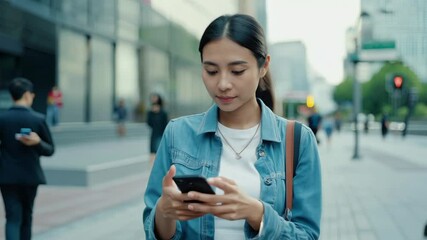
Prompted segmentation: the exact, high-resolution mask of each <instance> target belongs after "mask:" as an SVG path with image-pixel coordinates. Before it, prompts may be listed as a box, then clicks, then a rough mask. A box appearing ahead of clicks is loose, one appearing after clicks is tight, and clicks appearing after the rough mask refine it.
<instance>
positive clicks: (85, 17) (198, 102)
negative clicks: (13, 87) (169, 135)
mask: <svg viewBox="0 0 427 240" xmlns="http://www.w3.org/2000/svg"><path fill="white" fill-rule="evenodd" d="M162 6H163V7H162ZM164 6H166V8H165V7H164ZM170 7H172V8H170ZM168 8H169V9H173V10H174V12H180V13H181V14H178V16H175V15H174V16H171V15H170V14H168V13H167V10H165V9H168ZM176 9H180V11H176ZM181 10H182V11H181ZM187 10H189V11H190V12H186V11H187ZM169 11H172V10H169ZM238 11H239V1H238V0H235V1H226V0H222V3H221V4H218V1H203V4H201V3H199V2H198V1H190V0H186V1H185V0H176V1H162V0H152V1H141V0H76V1H67V0H0V12H1V14H0V110H1V109H3V110H4V109H6V108H7V107H9V106H10V105H11V104H12V103H11V100H10V97H9V94H8V93H7V85H8V83H9V82H10V81H11V80H12V79H13V78H14V77H18V76H21V77H26V78H28V79H30V80H31V81H33V82H34V84H35V92H36V98H35V102H34V105H33V108H34V109H35V110H37V111H39V112H42V113H45V112H46V100H47V93H48V91H49V90H50V89H51V87H52V86H54V85H57V86H58V87H59V88H60V89H61V91H62V92H63V98H64V99H63V100H64V106H63V108H62V110H61V122H100V121H111V119H112V116H113V109H114V105H115V103H116V102H117V101H118V99H121V98H123V99H125V101H126V106H127V108H128V110H129V113H130V120H136V121H143V120H144V116H145V111H146V109H147V108H148V107H149V106H148V101H149V100H148V99H149V94H150V93H152V92H157V93H160V94H161V95H162V96H163V97H164V98H165V100H166V108H167V110H168V111H169V113H170V116H171V117H175V116H180V115H183V114H189V113H195V112H200V111H203V110H205V109H206V108H207V107H208V106H209V105H210V104H211V103H212V101H211V99H210V97H209V95H208V94H207V93H206V92H205V87H204V85H203V82H202V80H201V67H200V56H199V53H198V41H199V39H200V36H201V34H202V31H203V29H204V28H205V27H206V26H207V24H208V23H209V22H210V21H212V20H213V19H214V18H215V17H217V16H219V15H222V14H231V13H236V12H238ZM194 16H197V18H194ZM180 18H181V20H180ZM202 89H203V90H202Z"/></svg>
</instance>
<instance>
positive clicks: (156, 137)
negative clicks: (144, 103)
mask: <svg viewBox="0 0 427 240" xmlns="http://www.w3.org/2000/svg"><path fill="white" fill-rule="evenodd" d="M150 101H151V109H150V111H148V113H147V124H148V126H150V128H151V136H150V163H151V165H152V164H153V162H154V159H155V157H156V152H157V149H158V148H159V144H160V141H161V140H162V136H163V133H164V131H165V128H166V125H167V124H168V121H169V119H168V114H167V113H166V111H165V110H164V109H163V99H162V97H161V96H160V95H159V94H157V93H153V94H151V96H150Z"/></svg>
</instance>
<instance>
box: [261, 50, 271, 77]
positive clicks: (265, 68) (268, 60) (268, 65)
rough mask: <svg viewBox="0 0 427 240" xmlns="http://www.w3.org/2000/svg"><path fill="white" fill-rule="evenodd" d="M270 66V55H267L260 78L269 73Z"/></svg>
mask: <svg viewBox="0 0 427 240" xmlns="http://www.w3.org/2000/svg"><path fill="white" fill-rule="evenodd" d="M269 67H270V55H267V56H266V57H265V62H264V65H262V67H261V71H260V78H263V77H264V76H265V74H267V71H268V68H269Z"/></svg>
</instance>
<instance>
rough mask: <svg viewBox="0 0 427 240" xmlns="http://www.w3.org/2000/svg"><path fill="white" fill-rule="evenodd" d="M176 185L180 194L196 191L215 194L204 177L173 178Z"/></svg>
mask: <svg viewBox="0 0 427 240" xmlns="http://www.w3.org/2000/svg"><path fill="white" fill-rule="evenodd" d="M173 180H174V181H175V183H176V185H177V186H178V188H179V190H181V192H182V193H188V192H190V191H196V192H200V193H207V194H215V192H214V191H213V190H212V188H211V186H210V185H209V183H208V182H207V181H206V179H205V178H204V177H200V176H175V177H173Z"/></svg>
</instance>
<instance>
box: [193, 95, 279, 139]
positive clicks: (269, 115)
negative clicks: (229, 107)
mask: <svg viewBox="0 0 427 240" xmlns="http://www.w3.org/2000/svg"><path fill="white" fill-rule="evenodd" d="M257 101H258V104H259V105H260V106H261V139H262V140H263V141H272V142H281V141H282V137H281V136H280V134H279V133H280V131H279V129H278V126H277V124H276V123H275V121H276V115H275V114H274V113H273V112H272V111H271V110H270V108H268V107H267V106H266V105H265V104H264V102H263V101H262V100H261V99H257ZM217 128H218V105H216V104H214V105H212V106H211V107H210V108H209V109H208V111H207V112H206V113H205V116H204V117H203V120H202V122H201V124H200V127H199V131H198V134H204V133H214V132H216V130H217Z"/></svg>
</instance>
